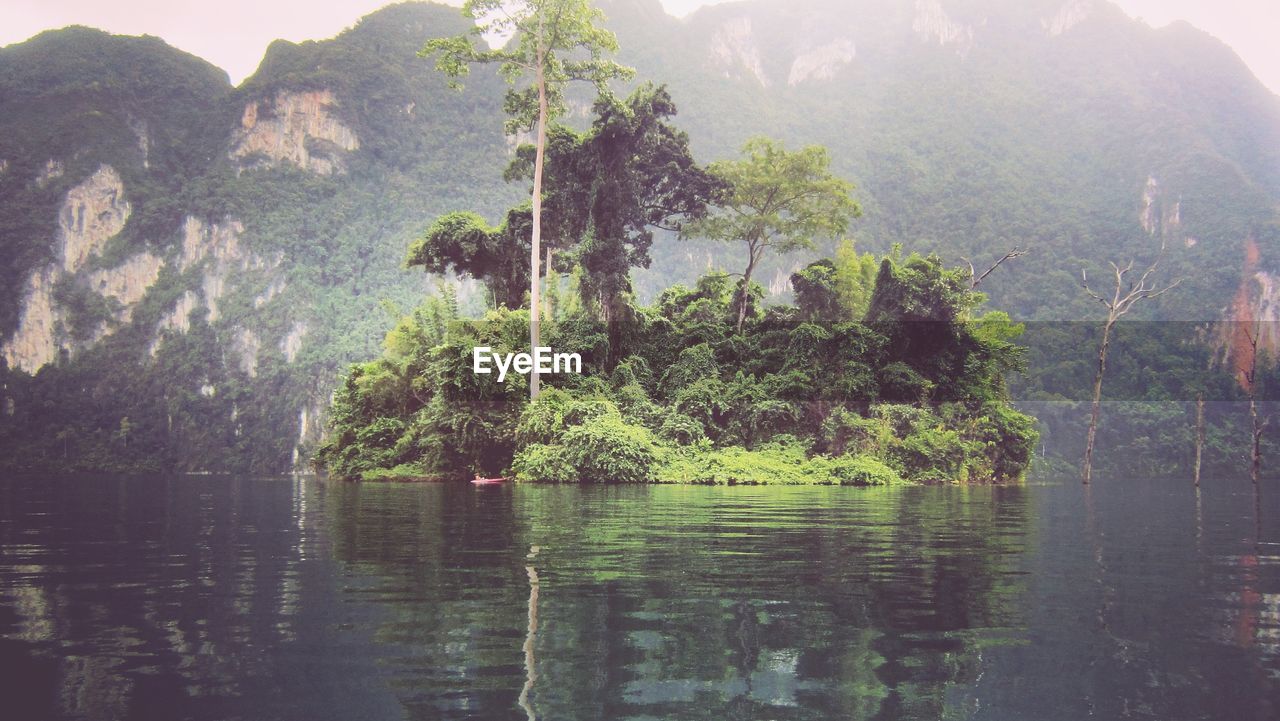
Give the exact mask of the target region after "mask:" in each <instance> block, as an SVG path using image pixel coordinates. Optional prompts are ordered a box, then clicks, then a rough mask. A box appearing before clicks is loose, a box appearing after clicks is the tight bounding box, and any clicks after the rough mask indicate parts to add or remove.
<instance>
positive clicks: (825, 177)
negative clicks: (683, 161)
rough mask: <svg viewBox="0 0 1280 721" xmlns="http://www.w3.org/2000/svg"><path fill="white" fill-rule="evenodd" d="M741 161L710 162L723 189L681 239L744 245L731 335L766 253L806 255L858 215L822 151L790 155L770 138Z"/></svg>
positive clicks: (751, 146)
mask: <svg viewBox="0 0 1280 721" xmlns="http://www.w3.org/2000/svg"><path fill="white" fill-rule="evenodd" d="M742 153H743V155H744V156H745V157H744V158H742V159H740V160H733V161H724V162H719V163H714V164H712V165H711V167H710V168H709V169H710V171H711V173H712V174H713V175H715V176H717V177H718V178H720V180H721V181H722V182H724V184H725V186H726V187H727V190H726V191H725V193H724V197H723V198H722V199H721V200H720V201H719V203H718V205H719V208H718V210H717V211H713V212H712V213H710V214H708V215H707V217H705V218H702V219H700V220H696V221H694V222H692V223H690V224H689V225H688V226H686V227H685V229H684V231H683V233H682V235H683V236H685V237H704V238H711V239H712V240H723V241H727V242H734V241H739V242H742V243H745V244H746V246H747V267H746V270H745V271H743V273H742V286H741V292H740V293H739V298H738V322H737V325H736V329H737V331H738V332H739V333H741V332H742V324H743V321H744V320H745V319H746V317H747V305H748V293H749V289H750V285H751V275H752V273H753V272H754V271H755V269H756V266H757V265H758V264H759V263H760V260H761V259H762V258H763V257H764V254H765V251H767V250H772V251H774V252H775V253H787V252H790V251H793V250H799V249H801V248H812V247H813V246H814V238H816V237H833V236H837V235H839V234H841V233H843V232H844V231H845V230H846V229H847V228H848V226H849V221H850V220H851V219H853V218H857V217H859V216H861V214H862V210H861V209H860V208H859V207H858V204H857V203H856V202H854V200H853V199H852V198H851V197H849V193H850V192H851V191H852V190H853V185H852V184H850V183H849V182H847V181H845V180H841V179H840V178H837V177H836V176H835V175H833V174H832V173H831V170H830V165H831V161H830V159H829V158H828V157H827V151H826V149H825V148H822V147H821V146H816V145H811V146H808V147H806V148H803V149H801V150H798V151H796V152H788V151H787V150H785V149H784V148H783V147H782V145H781V144H779V143H775V142H774V141H772V140H769V139H768V138H755V139H752V140H749V141H747V144H746V145H745V146H743V148H742Z"/></svg>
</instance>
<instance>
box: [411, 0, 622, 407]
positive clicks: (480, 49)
mask: <svg viewBox="0 0 1280 721" xmlns="http://www.w3.org/2000/svg"><path fill="white" fill-rule="evenodd" d="M462 12H463V14H465V15H466V16H467V17H469V18H471V19H472V20H474V21H475V23H476V25H475V27H474V28H473V29H472V30H471V32H470V33H468V34H466V35H458V36H453V37H446V38H435V39H432V40H429V41H428V42H427V43H426V45H425V46H423V48H422V51H421V53H420V55H422V56H423V57H430V56H434V57H435V59H436V69H437V70H439V71H441V72H443V73H445V74H446V75H448V76H449V77H450V79H451V80H450V85H451V86H453V87H454V88H457V89H460V88H461V87H462V86H461V79H462V78H464V77H466V75H467V74H468V73H469V72H470V71H471V65H472V64H473V63H497V65H498V70H499V72H500V73H501V74H502V76H503V77H504V78H505V79H506V80H507V82H508V83H510V84H511V85H512V86H513V87H512V88H511V89H510V90H509V91H507V98H506V110H507V113H508V115H510V118H509V119H508V121H507V128H506V129H507V132H508V134H510V135H515V134H516V133H518V132H520V131H529V130H535V132H536V139H535V147H536V149H537V150H536V159H535V161H534V171H533V192H532V207H533V210H532V215H533V227H532V241H531V243H530V246H531V247H530V252H529V265H530V270H531V273H530V282H529V344H530V347H531V350H532V349H533V348H536V347H538V345H539V325H540V321H541V315H542V298H541V292H540V287H541V275H542V269H541V264H542V171H543V166H544V162H545V157H546V145H547V124H548V123H549V122H550V121H551V120H552V119H553V118H555V117H558V116H560V115H563V114H564V112H565V109H566V108H565V100H564V88H565V86H566V85H567V84H568V83H569V82H570V81H573V80H582V81H586V82H590V83H592V84H594V85H595V86H596V89H597V92H599V93H600V94H601V95H608V94H609V85H608V84H609V81H610V80H613V79H615V78H623V77H630V76H631V74H632V70H631V69H630V68H625V67H623V66H621V65H619V64H617V63H616V62H613V61H612V60H609V59H607V58H606V55H607V54H608V53H611V52H614V51H616V50H617V49H618V41H617V39H616V38H615V37H614V35H613V33H611V32H609V31H608V30H605V29H604V28H602V27H600V26H599V24H598V23H599V22H600V21H601V20H602V19H603V18H604V15H603V13H601V12H600V10H598V9H597V8H595V7H593V6H592V4H591V2H590V0H467V1H466V2H465V3H463V6H462ZM485 36H499V37H502V36H511V39H510V40H509V41H508V43H507V44H506V45H505V46H504V47H502V48H499V49H496V50H486V49H484V39H483V38H484V37H485ZM538 390H539V378H538V373H537V369H534V372H533V373H531V374H530V376H529V397H530V398H537V397H538Z"/></svg>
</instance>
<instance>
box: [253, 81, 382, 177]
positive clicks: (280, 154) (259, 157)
mask: <svg viewBox="0 0 1280 721" xmlns="http://www.w3.org/2000/svg"><path fill="white" fill-rule="evenodd" d="M336 102H337V100H336V99H335V97H334V94H333V92H331V91H329V90H314V91H307V92H290V91H280V92H278V93H277V94H276V95H275V97H274V98H273V99H272V100H271V101H269V102H259V101H253V102H250V103H248V104H247V105H245V108H244V114H243V115H242V116H241V118H240V127H239V128H238V129H237V130H236V132H235V134H234V136H233V138H232V142H231V153H230V154H231V157H232V158H233V159H235V160H237V161H239V163H240V164H241V166H242V167H246V166H251V165H262V166H267V167H270V166H273V165H276V164H279V163H289V164H291V165H295V166H297V167H299V168H302V169H303V170H310V171H312V172H314V173H319V174H320V175H329V174H331V173H336V172H342V171H343V169H344V165H343V154H344V153H347V152H351V151H353V150H356V149H358V148H359V147H360V140H359V138H357V137H356V134H355V131H353V130H352V129H351V128H349V127H347V126H346V125H344V124H343V123H342V122H341V121H339V120H338V119H337V118H335V117H334V116H333V114H332V112H331V110H332V108H333V106H334V105H335V104H336Z"/></svg>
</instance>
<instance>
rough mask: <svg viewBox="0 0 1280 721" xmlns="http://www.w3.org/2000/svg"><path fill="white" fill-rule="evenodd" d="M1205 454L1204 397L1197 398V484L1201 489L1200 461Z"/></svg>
mask: <svg viewBox="0 0 1280 721" xmlns="http://www.w3.org/2000/svg"><path fill="white" fill-rule="evenodd" d="M1203 453H1204V396H1203V395H1201V396H1199V397H1198V398H1196V465H1195V483H1196V488H1199V487H1200V459H1201V457H1202V456H1203Z"/></svg>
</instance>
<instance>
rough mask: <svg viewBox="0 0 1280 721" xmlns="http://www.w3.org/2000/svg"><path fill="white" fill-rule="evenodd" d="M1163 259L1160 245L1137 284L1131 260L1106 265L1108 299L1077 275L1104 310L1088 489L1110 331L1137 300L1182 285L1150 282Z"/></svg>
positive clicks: (1087, 449) (1087, 455)
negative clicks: (1111, 287) (1110, 282)
mask: <svg viewBox="0 0 1280 721" xmlns="http://www.w3.org/2000/svg"><path fill="white" fill-rule="evenodd" d="M1163 257H1164V243H1161V244H1160V254H1159V255H1157V256H1156V259H1155V260H1154V261H1152V262H1151V265H1149V266H1147V269H1146V270H1144V271H1143V272H1142V275H1140V276H1138V279H1137V280H1132V277H1133V276H1132V273H1133V261H1132V260H1130V261H1129V262H1128V263H1126V264H1125V265H1124V266H1119V265H1116V264H1115V263H1109V264H1110V266H1111V269H1112V271H1114V272H1115V283H1116V287H1115V291H1114V292H1113V293H1112V294H1111V296H1110V297H1105V296H1102V295H1099V294H1098V293H1096V292H1094V290H1093V289H1092V288H1090V287H1089V275H1088V274H1087V273H1086V272H1085V271H1083V270H1081V271H1080V285H1081V287H1083V288H1084V292H1086V293H1088V294H1089V297H1091V298H1093V299H1094V300H1096V301H1098V302H1099V303H1101V304H1102V305H1103V306H1104V307H1105V308H1106V309H1107V319H1106V320H1105V321H1104V322H1103V324H1102V341H1101V342H1100V343H1099V344H1098V369H1097V371H1096V372H1095V373H1094V376H1093V409H1092V411H1091V412H1090V415H1089V432H1088V437H1087V438H1086V440H1085V445H1084V467H1083V468H1082V469H1081V472H1080V480H1081V481H1082V482H1083V483H1084V484H1085V485H1086V486H1087V485H1089V481H1090V480H1091V479H1092V476H1093V447H1094V442H1095V440H1096V439H1097V436H1098V417H1099V415H1101V412H1102V377H1103V375H1104V374H1105V373H1106V371H1107V350H1108V349H1110V347H1111V331H1112V329H1114V328H1115V325H1116V321H1118V320H1120V319H1121V318H1122V317H1124V316H1125V315H1126V314H1127V313H1128V312H1129V311H1130V310H1132V309H1133V306H1134V304H1136V303H1137V302H1138V301H1140V300H1145V299H1147V298H1157V297H1159V296H1161V295H1164V294H1165V293H1168V292H1169V291H1171V290H1173V289H1174V288H1176V287H1178V285H1179V284H1180V283H1182V279H1181V278H1178V279H1177V280H1175V281H1173V282H1172V283H1170V284H1169V285H1166V286H1165V287H1163V288H1159V287H1157V286H1156V285H1155V284H1154V283H1153V282H1152V279H1151V276H1152V274H1153V273H1155V272H1156V267H1157V266H1159V265H1160V259H1161V258H1163Z"/></svg>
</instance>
